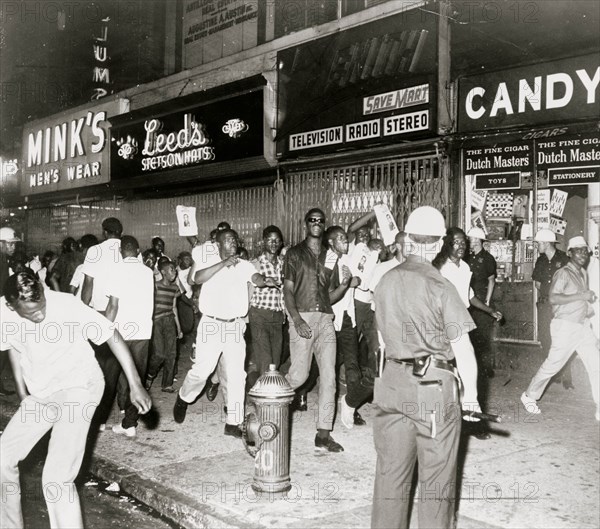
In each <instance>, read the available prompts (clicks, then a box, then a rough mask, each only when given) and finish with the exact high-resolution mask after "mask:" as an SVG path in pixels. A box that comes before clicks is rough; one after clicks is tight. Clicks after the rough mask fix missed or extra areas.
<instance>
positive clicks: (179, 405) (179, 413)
mask: <svg viewBox="0 0 600 529" xmlns="http://www.w3.org/2000/svg"><path fill="white" fill-rule="evenodd" d="M187 408H188V403H187V402H186V401H185V400H183V399H182V398H181V397H180V396H179V393H178V394H177V398H176V399H175V406H173V419H175V422H177V423H179V424H181V423H182V422H183V421H185V414H186V413H187Z"/></svg>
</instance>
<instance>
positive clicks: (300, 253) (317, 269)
mask: <svg viewBox="0 0 600 529" xmlns="http://www.w3.org/2000/svg"><path fill="white" fill-rule="evenodd" d="M326 257H327V250H326V249H325V247H323V246H322V247H321V251H320V253H319V256H318V257H317V256H316V255H315V254H314V253H313V252H312V250H311V249H310V248H309V247H308V244H307V243H306V241H302V242H301V243H299V244H297V245H296V246H292V247H291V248H290V249H289V250H288V252H287V253H286V255H285V261H284V264H283V277H284V278H285V279H287V280H289V281H292V282H293V283H294V291H293V294H294V300H295V301H296V309H297V310H298V312H324V313H326V314H333V309H332V308H331V303H330V301H329V283H330V281H331V276H332V274H333V268H334V267H332V268H328V267H327V266H325V261H326Z"/></svg>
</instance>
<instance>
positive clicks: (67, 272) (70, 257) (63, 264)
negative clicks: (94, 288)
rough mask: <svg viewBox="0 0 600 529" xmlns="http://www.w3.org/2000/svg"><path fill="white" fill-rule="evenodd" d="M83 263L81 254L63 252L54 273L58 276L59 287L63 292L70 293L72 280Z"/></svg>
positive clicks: (53, 270) (53, 269)
mask: <svg viewBox="0 0 600 529" xmlns="http://www.w3.org/2000/svg"><path fill="white" fill-rule="evenodd" d="M82 262H83V256H82V255H81V254H80V253H79V252H63V253H62V254H60V257H59V258H58V260H57V261H56V264H55V265H54V268H52V272H53V273H54V274H56V275H57V276H58V286H59V287H60V291H61V292H68V291H69V285H70V284H71V279H72V278H73V274H74V273H75V270H76V269H77V267H78V266H79V265H80V264H81V263H82Z"/></svg>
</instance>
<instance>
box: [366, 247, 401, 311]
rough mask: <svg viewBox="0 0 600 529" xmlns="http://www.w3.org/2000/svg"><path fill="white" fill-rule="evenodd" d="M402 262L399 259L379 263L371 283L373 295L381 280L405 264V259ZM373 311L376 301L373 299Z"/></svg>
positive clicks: (370, 288) (374, 270)
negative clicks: (393, 269)
mask: <svg viewBox="0 0 600 529" xmlns="http://www.w3.org/2000/svg"><path fill="white" fill-rule="evenodd" d="M401 259H402V261H399V260H398V258H397V257H394V258H392V259H389V260H388V261H383V262H382V263H377V264H376V265H375V268H374V269H373V275H372V276H371V281H370V282H369V291H370V292H371V293H373V292H375V288H376V287H377V285H379V282H380V281H381V278H382V277H383V276H384V275H385V274H387V273H388V272H389V271H390V270H391V269H392V268H396V267H397V266H400V264H401V263H403V262H404V257H401ZM371 309H372V310H375V300H374V299H373V298H372V297H371Z"/></svg>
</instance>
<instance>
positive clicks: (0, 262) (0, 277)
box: [0, 253, 10, 296]
mask: <svg viewBox="0 0 600 529" xmlns="http://www.w3.org/2000/svg"><path fill="white" fill-rule="evenodd" d="M9 269H10V265H9V264H8V257H7V256H6V255H4V254H3V253H0V296H4V283H6V280H7V279H8V276H9Z"/></svg>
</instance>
